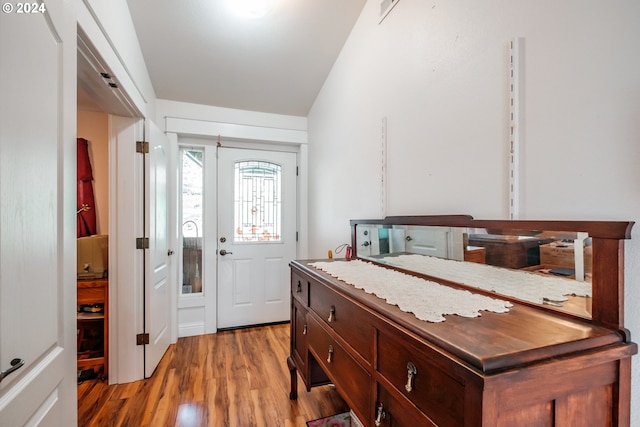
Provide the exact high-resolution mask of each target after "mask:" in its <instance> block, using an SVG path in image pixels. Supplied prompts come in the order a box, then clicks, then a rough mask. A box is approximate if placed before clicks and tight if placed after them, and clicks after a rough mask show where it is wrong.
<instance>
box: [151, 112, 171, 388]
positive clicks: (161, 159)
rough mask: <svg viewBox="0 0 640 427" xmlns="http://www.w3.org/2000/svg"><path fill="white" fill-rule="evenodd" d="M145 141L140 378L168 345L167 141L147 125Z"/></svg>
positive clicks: (153, 365) (156, 361)
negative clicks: (143, 341) (145, 340)
mask: <svg viewBox="0 0 640 427" xmlns="http://www.w3.org/2000/svg"><path fill="white" fill-rule="evenodd" d="M148 124H149V131H148V133H147V134H148V135H149V138H147V140H148V142H149V155H148V160H149V161H148V164H147V170H146V171H145V173H146V174H147V184H148V187H147V195H148V200H147V206H148V209H146V226H147V231H146V233H147V236H149V249H148V251H146V257H145V266H146V274H145V306H144V316H145V319H144V322H145V326H144V329H145V332H146V333H148V334H149V343H148V344H147V345H145V349H144V375H145V377H146V378H148V377H150V376H151V375H152V374H153V371H154V370H155V369H156V367H157V366H158V363H159V362H160V359H162V356H163V355H164V353H165V352H166V350H167V348H168V347H169V344H170V343H171V321H172V316H171V292H172V291H173V289H172V288H171V286H170V284H169V239H168V238H169V221H168V211H167V209H168V207H169V205H168V200H167V164H168V148H169V139H168V138H167V136H166V135H165V134H164V133H163V132H162V131H161V130H160V129H159V128H158V127H157V126H156V125H155V124H154V123H153V122H149V123H148Z"/></svg>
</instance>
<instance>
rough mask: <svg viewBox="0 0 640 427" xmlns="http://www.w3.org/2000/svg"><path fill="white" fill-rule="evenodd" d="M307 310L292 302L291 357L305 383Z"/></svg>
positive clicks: (296, 302) (297, 302)
mask: <svg viewBox="0 0 640 427" xmlns="http://www.w3.org/2000/svg"><path fill="white" fill-rule="evenodd" d="M307 348H308V347H307V308H306V307H304V306H303V305H302V304H301V303H300V302H299V301H296V300H294V301H293V306H292V308H291V355H292V356H293V360H294V361H295V362H296V365H297V366H298V369H299V370H300V372H301V373H303V379H304V381H305V383H307V378H306V375H305V374H306V372H307V371H306V369H307V353H308V352H307Z"/></svg>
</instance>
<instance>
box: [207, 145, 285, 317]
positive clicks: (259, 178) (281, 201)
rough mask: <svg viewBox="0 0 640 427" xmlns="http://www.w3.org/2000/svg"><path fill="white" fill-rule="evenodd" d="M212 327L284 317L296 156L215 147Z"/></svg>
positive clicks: (283, 153)
mask: <svg viewBox="0 0 640 427" xmlns="http://www.w3.org/2000/svg"><path fill="white" fill-rule="evenodd" d="M217 246H218V328H219V329H224V328H233V327H240V326H247V325H255V324H263V323H271V322H279V321H285V320H288V319H289V317H290V305H289V298H290V297H289V267H288V265H289V262H290V261H291V260H292V259H294V258H295V256H296V154H295V153H285V152H275V151H258V150H245V149H237V148H224V147H220V148H219V149H218V242H217Z"/></svg>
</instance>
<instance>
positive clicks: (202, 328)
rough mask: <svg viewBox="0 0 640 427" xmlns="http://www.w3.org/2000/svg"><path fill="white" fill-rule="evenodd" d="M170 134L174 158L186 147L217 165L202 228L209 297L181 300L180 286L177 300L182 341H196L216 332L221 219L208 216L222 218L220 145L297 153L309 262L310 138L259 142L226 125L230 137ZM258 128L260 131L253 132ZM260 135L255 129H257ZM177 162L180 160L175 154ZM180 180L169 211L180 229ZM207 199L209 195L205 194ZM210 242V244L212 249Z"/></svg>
mask: <svg viewBox="0 0 640 427" xmlns="http://www.w3.org/2000/svg"><path fill="white" fill-rule="evenodd" d="M166 122H167V129H166V131H167V132H168V134H169V135H172V134H173V135H174V136H173V137H170V140H172V141H176V145H175V147H174V151H175V153H179V150H180V148H181V147H197V148H203V149H204V150H205V154H204V157H205V164H209V163H212V164H213V165H214V166H213V167H208V168H207V167H205V172H204V185H205V186H206V187H207V188H209V187H212V188H214V191H213V193H212V192H211V191H209V192H208V194H209V196H208V197H207V196H205V197H204V200H203V204H204V212H205V215H204V219H203V221H204V224H203V228H204V231H203V237H204V244H203V255H202V257H203V259H202V264H203V265H205V266H208V268H207V270H206V271H207V272H206V275H204V276H203V288H204V289H205V292H204V293H203V294H202V295H187V296H185V295H182V294H181V292H180V290H179V286H176V295H177V307H176V308H177V314H176V319H177V322H176V323H177V326H176V327H177V336H178V337H186V336H193V335H201V334H208V333H216V332H217V325H218V322H217V315H218V313H217V304H218V300H217V273H218V272H217V255H216V251H217V236H218V229H217V215H215V216H213V215H207V214H206V212H216V213H217V166H218V165H217V153H216V148H217V145H218V144H222V145H223V146H225V147H228V148H243V149H249V150H251V149H254V150H262V151H285V152H293V153H296V162H297V165H298V176H297V183H296V184H297V185H296V216H297V231H298V241H297V242H296V257H297V258H307V257H308V243H307V242H308V240H307V236H308V230H307V224H308V222H307V215H308V209H307V205H308V198H307V191H306V189H307V179H308V178H307V177H308V174H307V164H308V155H307V149H308V147H307V141H306V132H304V134H305V135H304V138H300V135H299V133H298V132H295V133H293V132H292V133H287V132H283V130H280V132H279V133H278V135H277V138H272V139H268V138H264V136H265V134H267V133H268V132H270V131H272V130H273V128H264V129H263V130H264V131H265V134H263V135H262V136H263V138H260V139H257V138H255V135H254V134H252V135H246V134H241V133H239V132H234V131H233V130H234V126H235V125H226V126H225V134H216V135H211V134H200V135H198V134H197V133H195V132H194V130H193V129H190V130H188V129H180V131H179V132H171V131H172V130H178V129H174V128H173V127H172V126H171V124H170V121H169V120H167V121H166ZM254 128H255V127H254ZM253 130H254V131H255V129H253ZM176 158H178V154H176ZM177 180H178V178H177V176H176V182H175V183H174V184H173V185H172V187H173V188H175V189H176V191H175V197H176V199H174V200H172V201H171V202H170V206H171V207H170V211H171V210H172V209H175V210H176V212H175V213H174V214H172V213H171V212H170V214H169V215H170V217H173V218H176V224H177V223H178V218H179V214H178V212H177V209H178V206H179V204H178V197H179V191H177V190H178V181H177ZM205 194H206V193H205ZM177 236H178V237H181V234H180V233H177ZM207 242H208V243H207ZM175 247H176V248H179V249H180V250H179V251H176V252H177V254H178V259H179V258H180V257H181V256H182V255H181V254H182V250H181V246H180V245H179V244H178V243H176V245H175ZM178 270H180V269H178V268H177V269H176V278H175V283H176V284H178V283H179V282H180V277H179V272H178ZM206 289H214V290H215V292H207V291H206Z"/></svg>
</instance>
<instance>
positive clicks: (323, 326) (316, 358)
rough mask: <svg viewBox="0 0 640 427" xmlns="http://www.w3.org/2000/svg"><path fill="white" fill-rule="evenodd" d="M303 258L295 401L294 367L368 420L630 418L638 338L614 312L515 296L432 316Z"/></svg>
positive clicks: (534, 422)
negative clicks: (501, 305) (496, 306)
mask: <svg viewBox="0 0 640 427" xmlns="http://www.w3.org/2000/svg"><path fill="white" fill-rule="evenodd" d="M425 221H426V220H425ZM470 221H471V222H472V223H471V224H469V225H468V226H469V227H477V226H478V225H479V224H477V223H476V222H475V221H472V220H470ZM440 222H442V220H439V221H438V225H442V224H440ZM502 222H504V221H502ZM502 222H499V223H497V224H493V225H494V226H497V225H501V224H500V223H502ZM462 224H463V225H465V226H467V225H466V222H465V221H463V222H462ZM457 225H460V224H457ZM502 225H503V226H505V228H506V224H502ZM530 225H531V224H527V226H530ZM518 226H519V225H518V224H514V223H513V222H510V223H509V227H510V228H512V229H513V228H517V227H518ZM538 226H540V224H538ZM563 226H565V227H569V226H567V225H566V224H565V225H558V224H556V228H557V227H560V228H562V227H563ZM523 227H524V225H523ZM581 227H584V226H583V225H581ZM494 228H495V227H494ZM556 228H554V229H556ZM532 229H539V228H535V227H532ZM629 229H630V226H629ZM587 231H591V232H592V234H594V231H593V230H592V229H589V230H587ZM354 234H355V233H354ZM595 235H597V233H595ZM621 238H624V236H622V237H621ZM613 240H616V243H615V245H614V246H613V247H615V248H621V245H619V242H621V240H620V239H618V238H615V239H613ZM353 243H354V246H355V243H356V242H355V241H354V242H353ZM610 243H611V242H608V243H605V244H604V247H601V245H600V242H599V240H598V238H597V237H594V254H595V252H600V256H605V255H606V256H609V255H610V254H609V253H608V249H605V247H606V248H610ZM605 252H607V253H606V254H605ZM614 252H615V256H614V259H618V257H621V256H622V255H621V251H620V250H615V251H614ZM594 256H595V255H594ZM610 261H612V259H611V258H609V262H610ZM332 262H349V261H346V260H334V261H332ZM309 264H310V261H293V262H291V295H292V298H291V301H292V302H291V307H292V311H291V355H290V357H289V358H288V360H287V362H288V366H289V368H290V371H291V392H290V398H291V399H295V398H297V394H298V388H297V373H299V374H300V377H301V378H302V380H303V382H304V384H305V386H306V388H307V390H309V389H310V388H311V387H313V386H316V385H321V384H327V383H329V382H331V383H333V384H335V386H336V389H337V390H338V392H339V393H340V394H341V396H342V397H343V398H344V399H345V401H346V402H347V403H348V405H349V406H350V408H351V409H352V411H353V412H354V413H355V414H356V415H357V417H358V418H359V419H360V421H362V422H363V424H364V425H365V426H376V427H378V426H394V427H418V426H439V427H454V426H464V427H472V426H473V427H480V426H486V427H513V426H518V427H521V426H532V427H534V426H535V427H542V426H565V427H574V426H593V427H603V426H628V425H629V399H630V397H629V394H630V381H631V374H630V372H631V356H632V355H633V354H635V353H636V352H637V346H636V344H634V343H631V342H629V340H628V333H627V332H626V331H625V330H624V329H623V328H622V327H620V328H618V327H616V326H615V325H611V324H607V323H606V322H603V320H602V319H604V318H610V316H612V314H611V313H608V314H607V315H603V316H600V317H599V318H597V319H596V316H599V315H596V314H594V319H581V318H577V317H576V316H571V315H567V314H566V313H560V312H556V311H554V310H549V309H547V308H546V307H538V306H536V305H534V304H528V303H524V302H519V301H513V304H514V305H513V307H512V308H511V309H510V311H509V312H508V313H502V314H498V313H492V312H483V313H482V316H481V317H478V318H465V317H460V316H446V320H445V321H444V322H442V323H430V322H426V321H421V320H418V319H417V318H416V317H415V316H414V315H413V314H411V313H407V312H403V311H401V310H400V309H399V308H398V307H397V306H395V305H390V304H388V303H386V302H385V301H384V300H382V299H380V298H378V297H376V296H374V295H371V294H368V293H366V292H364V291H363V290H359V289H356V288H355V287H354V286H351V285H349V284H346V283H344V282H342V281H340V280H337V279H335V278H333V277H331V276H330V275H328V274H326V273H325V272H323V271H321V270H318V269H316V268H314V267H312V266H310V265H309ZM596 265H601V264H598V263H596ZM602 265H604V264H602ZM620 265H621V264H620ZM603 268H605V267H603ZM610 268H611V266H610V265H609V266H608V267H606V268H605V269H610ZM616 270H617V267H616ZM601 274H602V275H608V274H609V273H607V272H606V271H603V272H601ZM416 275H417V274H416ZM600 279H602V280H603V282H602V283H600V282H596V283H594V290H593V292H594V307H600V302H597V303H596V300H595V297H596V295H599V293H600V292H601V290H599V289H598V287H600V286H604V283H605V282H607V283H608V279H607V280H604V277H603V276H601V277H600ZM616 280H617V282H616V283H618V282H619V280H618V279H616ZM620 280H621V279H620ZM620 285H621V284H620ZM452 286H457V285H455V284H452ZM474 292H475V290H474ZM615 292H617V291H615ZM615 292H614V293H615ZM477 293H482V292H481V291H478V292H477ZM605 299H608V298H606V297H605ZM598 301H599V300H598ZM597 310H598V308H596V311H597Z"/></svg>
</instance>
